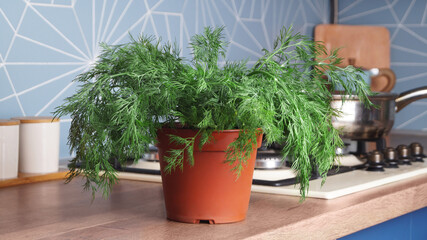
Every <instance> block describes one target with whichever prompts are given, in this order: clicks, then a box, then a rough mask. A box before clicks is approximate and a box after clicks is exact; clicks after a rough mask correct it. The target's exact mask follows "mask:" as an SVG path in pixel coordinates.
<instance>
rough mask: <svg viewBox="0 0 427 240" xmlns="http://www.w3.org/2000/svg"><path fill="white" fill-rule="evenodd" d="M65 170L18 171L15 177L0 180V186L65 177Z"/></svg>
mask: <svg viewBox="0 0 427 240" xmlns="http://www.w3.org/2000/svg"><path fill="white" fill-rule="evenodd" d="M66 175H67V171H61V172H54V173H46V174H31V173H19V174H18V177H17V178H12V179H6V180H0V188H4V187H11V186H16V185H21V184H28V183H36V182H45V181H52V180H59V179H65V177H66Z"/></svg>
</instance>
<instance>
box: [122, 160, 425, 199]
mask: <svg viewBox="0 0 427 240" xmlns="http://www.w3.org/2000/svg"><path fill="white" fill-rule="evenodd" d="M339 161H340V162H341V165H342V166H355V165H359V164H362V163H363V162H362V161H360V160H359V159H358V158H356V157H354V156H352V155H350V156H345V157H341V158H340V159H339ZM424 161H425V162H412V165H399V168H386V169H385V171H384V172H370V171H366V170H364V169H361V170H354V171H350V172H345V173H340V174H336V175H333V176H329V177H327V179H326V182H325V184H324V185H323V186H321V182H322V179H316V180H312V181H310V187H309V192H308V194H307V197H313V198H324V199H334V198H337V197H341V196H344V195H348V194H352V193H355V192H359V191H363V190H366V189H370V188H374V187H378V186H381V185H385V184H388V183H392V182H396V181H400V180H403V179H408V178H411V177H415V176H418V175H422V174H427V161H426V160H424ZM128 167H134V168H145V169H153V170H159V169H160V166H159V164H158V162H148V161H139V162H138V163H135V164H133V165H130V166H128ZM118 176H119V178H121V179H129V180H141V181H150V182H161V181H162V180H161V176H159V175H150V174H141V173H130V172H119V174H118ZM295 176H296V175H295V173H294V172H293V171H292V169H290V168H282V169H276V170H257V169H256V170H255V171H254V179H258V180H269V181H274V180H281V179H288V178H294V177H295ZM252 191H253V192H261V193H270V194H281V195H293V196H299V195H300V193H299V185H291V186H281V187H272V186H262V185H252Z"/></svg>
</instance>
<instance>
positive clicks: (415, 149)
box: [409, 142, 425, 162]
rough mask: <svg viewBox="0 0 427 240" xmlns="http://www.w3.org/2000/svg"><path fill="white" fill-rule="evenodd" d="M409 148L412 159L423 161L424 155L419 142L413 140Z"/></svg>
mask: <svg viewBox="0 0 427 240" xmlns="http://www.w3.org/2000/svg"><path fill="white" fill-rule="evenodd" d="M409 148H410V150H411V156H412V161H414V162H424V160H423V158H424V157H425V155H424V153H423V146H421V144H419V143H417V142H413V143H411V145H409Z"/></svg>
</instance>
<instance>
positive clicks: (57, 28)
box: [0, 0, 329, 155]
mask: <svg viewBox="0 0 427 240" xmlns="http://www.w3.org/2000/svg"><path fill="white" fill-rule="evenodd" d="M18 1H21V2H18ZM15 3H24V4H23V5H22V7H21V8H20V9H18V10H15V11H16V12H14V11H6V9H7V8H6V7H7V5H8V4H9V6H10V4H15ZM327 3H328V0H321V3H319V1H318V0H304V1H297V0H284V1H283V0H232V1H230V0H212V1H211V0H185V1H176V0H161V1H157V2H154V1H149V0H71V1H69V2H68V3H66V2H65V3H62V2H61V3H55V1H54V0H51V1H37V2H31V1H29V0H1V1H0V19H5V20H4V21H2V22H0V24H1V23H3V22H4V24H3V25H0V31H2V29H5V31H6V29H7V31H9V32H10V33H11V35H10V36H11V38H10V39H8V40H7V42H6V44H7V45H6V47H5V48H4V49H5V50H4V52H0V70H1V71H4V73H5V74H4V75H5V76H6V79H5V81H0V82H1V83H2V84H3V83H7V84H8V85H9V86H5V88H3V86H1V87H2V89H5V90H4V91H3V92H0V94H2V95H0V118H8V117H14V116H11V115H10V114H9V113H8V112H4V111H3V110H2V106H3V105H4V104H6V103H7V102H6V101H11V100H13V99H15V100H16V103H17V106H19V112H20V113H21V115H23V116H26V115H27V114H28V113H34V114H35V115H50V114H51V111H52V110H53V109H54V107H56V106H57V105H58V104H60V103H61V102H62V101H63V99H64V98H65V97H67V96H69V95H70V94H72V93H73V92H70V91H71V90H72V89H74V88H73V86H74V83H73V82H71V80H72V78H73V77H75V76H76V75H78V74H79V73H81V72H83V71H85V70H86V69H87V68H88V67H89V66H90V64H92V63H93V62H94V61H96V59H97V55H98V54H99V42H106V43H108V44H121V43H123V42H126V41H127V40H128V38H127V37H128V35H129V33H131V34H132V35H133V36H138V35H139V34H140V33H141V32H144V34H148V35H154V36H156V37H162V38H163V39H165V40H166V39H167V40H170V41H175V40H177V41H179V42H178V46H180V47H181V49H182V52H181V54H182V55H183V57H188V54H189V50H188V49H187V46H188V42H189V41H190V37H191V36H192V35H194V34H195V33H199V32H200V31H201V30H202V29H203V27H205V26H208V25H209V26H225V27H226V28H225V35H226V39H227V40H229V41H230V42H231V43H230V44H229V46H228V50H229V52H233V50H236V52H237V53H238V55H237V56H229V57H230V58H239V59H242V58H243V59H244V58H250V57H259V56H261V48H263V47H266V48H271V43H272V40H273V39H274V37H275V35H276V34H277V33H278V32H279V30H280V27H281V26H290V25H293V26H294V28H295V30H296V31H303V32H302V33H303V34H311V32H307V31H309V30H308V28H309V27H312V26H314V25H316V24H319V23H325V21H326V19H327V17H328V14H329V13H328V12H327V9H326V6H327ZM141 4H142V6H143V7H142V8H144V7H145V10H143V11H141V12H140V13H139V14H140V15H137V16H133V15H135V14H136V13H135V11H133V10H135V7H139V8H140V7H141ZM16 6H20V5H16ZM58 9H61V12H64V11H69V15H66V16H64V18H62V16H60V17H59V18H58V17H54V18H51V17H52V16H55V14H58V13H56V12H55V11H56V10H58ZM295 9H298V11H295ZM42 10H43V11H42ZM308 12H309V13H308ZM29 13H31V14H29ZM18 14H20V15H18ZM45 14H46V15H45ZM132 14H133V15H132ZM159 16H160V18H158V17H159ZM68 17H70V19H66V18H68ZM31 18H38V19H37V20H38V21H37V22H40V24H44V26H43V27H45V28H48V29H50V30H52V32H51V33H49V34H56V35H57V36H55V37H56V39H58V41H56V42H55V44H54V45H53V44H49V43H51V41H48V39H49V37H50V36H49V34H48V33H43V32H38V31H37V26H34V28H33V29H34V30H33V32H31V31H26V32H25V33H24V32H23V31H22V30H21V26H24V25H23V24H25V26H28V25H29V24H32V22H31V21H32V19H31ZM129 19H133V20H129ZM155 19H159V22H156V20H155ZM162 19H163V20H162ZM297 19H298V21H299V22H295V21H297ZM56 21H64V22H65V23H66V24H70V26H71V27H72V28H70V29H74V30H72V31H71V30H70V31H68V30H69V29H68V28H67V29H64V22H61V23H59V22H58V23H57V22H56ZM176 21H179V23H178V22H176ZM301 21H303V22H301ZM60 24H61V25H60ZM65 26H66V25H65ZM254 26H255V27H254ZM176 27H179V29H174V28H176ZM238 31H239V33H244V36H237V35H236V34H237V33H238ZM174 33H176V34H179V36H175V35H174ZM12 34H13V35H12ZM71 34H74V35H71ZM160 34H165V35H164V36H160ZM44 39H46V40H44ZM75 39H79V40H75ZM264 45H266V46H264ZM33 46H36V47H33ZM27 53H32V54H27ZM242 54H243V55H242ZM29 56H31V58H29ZM33 58H35V59H33ZM223 63H224V60H223V59H221V63H220V64H223ZM253 63H254V61H253V60H250V61H249V64H253ZM35 66H52V67H55V70H56V68H58V69H62V68H64V70H63V71H62V70H57V71H59V72H57V73H56V72H54V73H55V75H52V74H48V73H46V74H45V75H44V74H43V71H40V73H31V72H30V71H31V70H30V69H31V68H30V67H33V68H34V67H35ZM12 67H13V68H14V71H16V68H19V70H20V74H24V75H25V76H27V77H22V76H21V77H20V78H14V75H13V74H12V75H11V74H10V73H12V72H11V71H9V69H8V68H12ZM67 67H69V68H67ZM61 71H62V72H61ZM0 76H3V75H0ZM23 79H26V80H23ZM0 80H2V79H0ZM20 81H25V84H23V83H21V82H20ZM54 83H57V84H56V85H53V84H54ZM58 83H59V84H58ZM16 86H20V88H21V89H22V88H23V87H22V86H25V87H24V88H23V90H19V91H18V92H17V91H16ZM50 86H62V87H60V88H59V89H54V90H53V91H54V92H51V91H52V87H50ZM8 89H10V92H8ZM46 89H48V90H49V91H50V92H49V93H47V92H45V91H48V90H46ZM29 94H32V95H29ZM27 96H31V97H33V96H34V99H31V100H30V103H31V102H34V103H36V102H37V104H34V106H32V105H31V104H30V105H23V104H21V102H22V101H23V99H24V98H26V100H25V103H27V102H28V101H29V100H28V97H27ZM36 96H37V97H36ZM15 100H13V101H15ZM33 100H34V101H33ZM34 108H37V109H34ZM7 109H8V108H7ZM15 114H16V111H15ZM69 122H70V119H62V120H61V123H67V125H66V126H68V125H69ZM65 132H66V131H64V134H65ZM61 146H62V147H61V155H67V152H68V151H67V148H66V136H65V135H63V136H61Z"/></svg>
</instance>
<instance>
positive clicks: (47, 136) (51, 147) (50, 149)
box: [14, 117, 59, 173]
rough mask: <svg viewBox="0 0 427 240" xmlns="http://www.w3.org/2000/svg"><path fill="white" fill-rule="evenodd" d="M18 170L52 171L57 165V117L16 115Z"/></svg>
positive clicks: (27, 171)
mask: <svg viewBox="0 0 427 240" xmlns="http://www.w3.org/2000/svg"><path fill="white" fill-rule="evenodd" d="M14 119H18V120H19V121H20V122H21V124H20V131H19V172H22V173H52V172H57V171H58V165H59V119H57V118H55V119H54V118H52V117H18V118H14Z"/></svg>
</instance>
